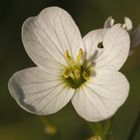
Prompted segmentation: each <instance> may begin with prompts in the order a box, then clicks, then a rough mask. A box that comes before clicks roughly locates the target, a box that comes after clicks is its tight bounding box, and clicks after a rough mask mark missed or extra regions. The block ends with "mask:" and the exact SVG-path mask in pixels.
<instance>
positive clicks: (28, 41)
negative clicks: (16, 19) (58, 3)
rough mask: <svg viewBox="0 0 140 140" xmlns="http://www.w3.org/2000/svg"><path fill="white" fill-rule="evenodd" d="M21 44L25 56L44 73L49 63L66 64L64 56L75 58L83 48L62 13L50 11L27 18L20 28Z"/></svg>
mask: <svg viewBox="0 0 140 140" xmlns="http://www.w3.org/2000/svg"><path fill="white" fill-rule="evenodd" d="M22 40H23V44H24V47H25V49H26V51H27V53H28V55H29V56H30V57H31V58H32V60H33V61H34V62H35V63H36V64H37V65H38V66H39V67H42V68H44V69H46V67H47V62H48V61H53V62H56V63H60V64H64V65H65V64H66V61H65V57H64V53H65V51H66V50H68V51H69V53H70V55H74V56H76V55H77V54H78V52H79V48H83V42H82V38H81V34H80V32H79V29H78V27H77V26H76V24H75V22H74V21H73V19H72V18H71V16H70V15H69V14H68V13H67V12H66V11H65V10H63V9H61V8H58V7H50V8H46V9H44V10H42V11H41V12H40V14H39V15H38V16H36V17H30V18H28V19H27V20H26V21H25V22H24V24H23V27H22Z"/></svg>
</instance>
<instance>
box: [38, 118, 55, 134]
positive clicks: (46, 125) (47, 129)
mask: <svg viewBox="0 0 140 140" xmlns="http://www.w3.org/2000/svg"><path fill="white" fill-rule="evenodd" d="M39 119H40V120H41V121H42V123H43V124H44V130H45V132H46V133H47V134H49V135H55V134H56V132H57V128H56V127H55V126H53V125H52V124H51V123H50V122H49V121H48V119H47V117H46V116H39Z"/></svg>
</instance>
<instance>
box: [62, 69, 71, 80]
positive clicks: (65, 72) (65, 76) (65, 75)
mask: <svg viewBox="0 0 140 140" xmlns="http://www.w3.org/2000/svg"><path fill="white" fill-rule="evenodd" d="M63 75H64V78H69V77H70V76H71V70H70V69H65V71H64V73H63Z"/></svg>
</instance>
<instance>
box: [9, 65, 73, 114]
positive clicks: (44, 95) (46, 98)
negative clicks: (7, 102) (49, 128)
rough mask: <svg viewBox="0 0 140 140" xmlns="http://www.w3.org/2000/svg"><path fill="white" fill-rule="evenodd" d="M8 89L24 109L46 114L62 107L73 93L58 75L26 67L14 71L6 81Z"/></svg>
mask: <svg viewBox="0 0 140 140" xmlns="http://www.w3.org/2000/svg"><path fill="white" fill-rule="evenodd" d="M8 87H9V91H10V93H11V95H12V96H13V98H14V99H15V100H16V101H17V103H18V104H19V105H20V106H21V107H22V108H23V109H25V110H26V111H28V112H31V113H35V114H39V115H48V114H52V113H55V112H57V111H59V110H60V109H61V108H63V107H64V106H65V105H66V104H67V103H68V102H69V100H70V99H71V98H72V96H73V94H74V90H73V89H70V88H68V87H66V85H65V84H64V83H63V80H62V79H60V77H58V76H55V75H53V74H50V73H47V72H45V71H42V70H41V69H39V68H37V67H36V68H28V69H25V70H22V71H19V72H17V73H15V74H14V75H13V76H12V78H11V79H10V80H9V83H8Z"/></svg>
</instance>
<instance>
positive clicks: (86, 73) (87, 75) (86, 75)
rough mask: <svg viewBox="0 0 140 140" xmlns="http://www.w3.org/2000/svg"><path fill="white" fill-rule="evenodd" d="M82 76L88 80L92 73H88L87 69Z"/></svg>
mask: <svg viewBox="0 0 140 140" xmlns="http://www.w3.org/2000/svg"><path fill="white" fill-rule="evenodd" d="M82 76H83V78H84V79H85V80H88V79H89V77H90V73H88V72H86V71H83V73H82Z"/></svg>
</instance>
